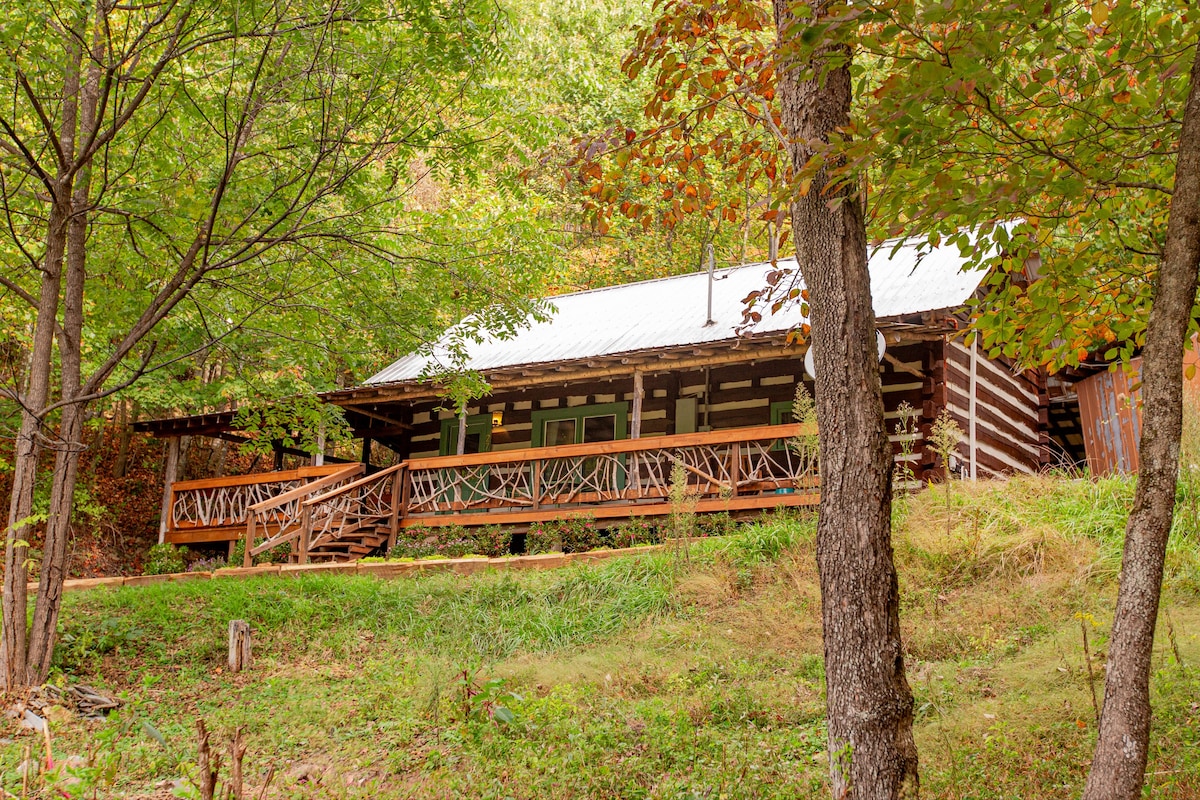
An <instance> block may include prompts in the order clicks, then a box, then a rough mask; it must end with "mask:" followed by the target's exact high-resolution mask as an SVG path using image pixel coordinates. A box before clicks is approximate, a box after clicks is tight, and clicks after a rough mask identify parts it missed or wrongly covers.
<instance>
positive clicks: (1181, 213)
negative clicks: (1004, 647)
mask: <svg viewBox="0 0 1200 800" xmlns="http://www.w3.org/2000/svg"><path fill="white" fill-rule="evenodd" d="M1198 271H1200V46H1197V49H1196V55H1195V57H1194V60H1193V63H1192V76H1191V84H1190V87H1189V90H1188V99H1187V104H1186V106H1185V108H1184V114H1183V128H1182V130H1181V131H1180V135H1179V152H1178V154H1177V156H1176V162H1175V188H1174V193H1173V194H1172V195H1171V206H1170V210H1169V217H1168V220H1167V239H1166V242H1165V246H1164V248H1163V259H1162V264H1161V265H1160V266H1159V269H1158V279H1157V281H1156V284H1155V287H1154V305H1153V306H1152V307H1151V309H1150V320H1149V322H1148V323H1147V327H1146V347H1145V349H1144V350H1143V351H1142V376H1141V378H1142V440H1141V443H1140V444H1139V446H1138V458H1139V461H1140V462H1141V467H1140V473H1139V475H1138V482H1137V490H1136V492H1135V494H1134V498H1133V510H1132V511H1130V513H1129V521H1128V523H1127V524H1126V527H1125V551H1124V553H1123V555H1122V557H1121V587H1120V589H1119V591H1118V593H1117V607H1116V614H1115V616H1114V618H1113V627H1112V636H1111V638H1110V639H1109V645H1108V654H1109V655H1108V664H1107V666H1108V670H1107V675H1106V677H1105V681H1104V708H1103V710H1102V711H1101V714H1100V735H1099V738H1098V740H1097V742H1096V752H1095V754H1094V755H1093V757H1092V767H1091V771H1090V772H1089V773H1088V781H1087V786H1086V788H1085V789H1084V793H1083V796H1084V798H1085V800H1102V799H1103V800H1108V799H1109V798H1112V799H1113V800H1115V799H1116V798H1129V799H1130V800H1133V798H1137V797H1141V795H1142V784H1143V782H1144V781H1145V777H1146V757H1147V751H1148V749H1149V744H1150V660H1151V655H1152V652H1153V647H1154V627H1155V623H1156V622H1157V619H1158V603H1159V595H1160V594H1161V592H1162V578H1163V565H1164V562H1165V559H1166V553H1167V539H1168V537H1169V536H1170V533H1171V522H1172V518H1173V515H1174V511H1175V487H1176V483H1177V480H1178V475H1179V440H1180V436H1181V434H1182V430H1183V352H1184V348H1185V347H1186V345H1187V338H1188V321H1189V320H1190V318H1191V314H1192V308H1193V305H1194V303H1195V299H1196V283H1197V272H1198Z"/></svg>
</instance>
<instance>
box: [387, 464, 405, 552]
mask: <svg viewBox="0 0 1200 800" xmlns="http://www.w3.org/2000/svg"><path fill="white" fill-rule="evenodd" d="M407 506H408V476H407V475H405V474H404V469H398V470H396V474H395V475H393V476H392V516H391V519H389V520H388V540H387V552H389V553H390V552H391V551H392V548H393V547H395V546H396V536H397V535H398V534H399V533H400V515H401V514H403V513H404V512H405V511H406V510H407Z"/></svg>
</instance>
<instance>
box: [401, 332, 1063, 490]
mask: <svg viewBox="0 0 1200 800" xmlns="http://www.w3.org/2000/svg"><path fill="white" fill-rule="evenodd" d="M947 356H949V360H948V361H947ZM985 362H986V359H983V358H981V359H980V364H981V365H984V364H985ZM968 368H969V356H968V354H967V353H966V351H965V350H964V348H962V346H961V345H957V344H953V345H952V344H947V343H945V342H943V341H941V340H936V341H930V342H914V343H909V344H903V345H898V346H894V347H891V348H889V349H888V354H887V358H886V359H885V361H884V362H883V364H882V366H881V377H882V380H883V392H884V395H883V398H884V411H885V414H886V418H887V425H888V431H889V434H890V437H891V439H892V442H893V447H894V448H895V451H896V453H897V457H898V458H900V457H901V453H902V452H903V451H904V447H905V444H904V443H903V442H902V441H901V439H902V438H907V439H908V440H909V442H908V444H909V453H910V455H909V456H908V460H909V463H910V464H911V466H912V474H913V478H914V479H915V480H918V481H929V480H932V479H936V478H938V477H940V473H941V469H940V465H938V464H937V463H936V458H935V456H934V455H933V453H932V452H929V451H927V450H926V449H925V448H924V447H923V443H924V441H925V440H926V439H927V438H928V436H929V430H930V426H931V425H932V424H933V421H934V419H935V418H936V417H937V414H938V413H939V412H940V411H941V409H942V408H943V407H945V405H946V404H947V402H949V403H951V411H952V413H954V414H955V416H956V418H957V419H958V420H959V423H960V425H962V426H963V430H964V431H966V430H967V422H966V418H965V409H966V394H965V391H966V386H967V385H968V372H967V370H968ZM978 375H979V390H980V395H979V398H980V399H979V414H980V418H979V421H978V422H977V427H976V430H977V435H978V437H979V466H980V477H986V476H989V475H994V474H999V473H1004V472H1012V471H1031V470H1035V469H1037V468H1038V465H1039V435H1040V428H1039V422H1038V420H1039V416H1038V415H1039V396H1038V393H1037V386H1036V382H1033V381H1030V380H1028V379H1026V378H1024V377H1013V376H1012V375H1011V374H1010V373H1008V372H1007V371H1006V369H1005V368H1004V367H1002V366H1000V365H996V364H991V363H990V362H987V363H986V365H985V366H980V367H979V372H978ZM798 379H803V380H805V381H806V385H807V387H808V389H809V391H810V392H811V391H812V381H811V380H810V379H808V378H807V377H806V376H805V375H804V368H803V363H802V361H801V360H800V359H798V358H783V359H763V360H760V361H757V362H754V363H752V364H741V365H734V366H726V367H718V368H713V369H711V370H709V373H708V375H707V386H708V392H707V396H706V391H705V387H706V375H705V371H704V370H690V371H686V372H680V373H669V372H668V373H662V374H652V373H647V374H646V375H645V378H644V385H645V398H644V400H643V402H642V436H644V437H650V436H662V435H665V434H673V433H676V430H675V422H676V421H675V403H676V400H678V399H680V398H687V397H691V398H696V400H697V413H696V425H697V428H698V429H703V426H704V425H705V424H706V412H707V424H708V425H709V427H711V428H712V429H714V430H722V429H726V428H738V427H745V426H750V425H766V424H769V423H770V422H771V410H770V409H771V404H772V403H778V402H789V401H791V399H792V397H793V396H794V394H795V386H796V381H797V380H798ZM613 402H627V403H629V404H630V407H632V403H633V385H632V380H631V379H630V378H628V377H616V378H606V379H603V380H599V381H594V382H586V383H571V384H567V385H563V384H559V385H554V386H540V387H536V388H531V389H529V390H526V391H522V392H504V393H498V394H495V395H492V396H489V397H486V398H483V399H482V400H481V401H479V402H478V403H477V404H476V405H473V406H470V407H469V408H468V410H467V412H468V414H471V415H474V414H490V413H493V412H496V411H500V412H501V413H502V414H503V419H504V424H503V426H502V427H500V428H493V429H492V450H494V451H496V450H508V449H515V448H522V447H529V446H530V443H531V433H532V414H533V411H535V410H540V409H549V408H562V407H566V406H583V405H593V404H601V403H613ZM902 403H907V404H908V405H909V406H911V407H912V408H913V409H914V411H915V413H916V415H917V416H916V424H917V430H916V432H915V433H914V434H912V435H910V436H908V437H901V436H900V435H899V434H898V433H897V426H898V425H899V422H900V416H901V414H900V407H901V404H902ZM437 405H438V404H437V403H434V402H426V403H421V404H417V405H415V406H413V407H412V408H411V411H408V412H406V413H405V417H408V418H411V419H412V423H413V428H412V431H411V435H410V436H409V437H407V438H405V439H394V440H392V441H391V442H390V444H391V445H392V446H393V447H394V448H395V449H396V450H397V451H399V453H400V456H401V457H413V458H417V457H425V456H432V455H437V454H438V445H439V437H440V434H441V425H442V420H445V419H451V418H453V416H454V415H453V413H452V412H450V411H438V410H437ZM409 414H411V417H409ZM962 454H963V458H964V459H966V458H967V455H966V454H967V449H966V445H965V444H964V446H963V448H962Z"/></svg>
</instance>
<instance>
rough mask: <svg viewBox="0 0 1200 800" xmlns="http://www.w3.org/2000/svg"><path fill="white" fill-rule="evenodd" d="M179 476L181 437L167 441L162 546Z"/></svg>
mask: <svg viewBox="0 0 1200 800" xmlns="http://www.w3.org/2000/svg"><path fill="white" fill-rule="evenodd" d="M178 474H179V437H178V436H172V437H171V438H170V439H168V440H167V463H166V465H165V466H164V467H163V498H162V515H161V516H160V517H159V520H158V543H159V544H162V543H163V542H165V541H166V540H167V529H168V528H170V527H171V514H172V506H173V505H175V503H174V499H175V498H174V493H173V492H172V489H171V487H172V485H173V484H174V483H175V479H176V478H177V477H178Z"/></svg>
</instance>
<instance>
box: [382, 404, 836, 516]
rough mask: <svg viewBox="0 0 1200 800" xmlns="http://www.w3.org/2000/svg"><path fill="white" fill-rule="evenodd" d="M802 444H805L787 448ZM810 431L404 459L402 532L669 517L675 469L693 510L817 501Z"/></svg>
mask: <svg viewBox="0 0 1200 800" xmlns="http://www.w3.org/2000/svg"><path fill="white" fill-rule="evenodd" d="M797 437H811V440H810V444H811V445H812V446H811V447H808V448H806V447H795V446H793V442H794V441H795V440H796V438H797ZM815 437H816V426H815V425H802V424H789V425H769V426H761V427H753V428H733V429H729V430H721V431H710V432H704V433H689V434H681V435H676V436H656V437H650V438H645V439H629V440H621V441H613V442H597V443H592V444H576V445H563V446H559V447H542V448H533V449H524V450H511V451H507V452H491V453H478V454H472V455H463V456H441V457H437V458H426V459H413V460H410V461H408V462H406V467H407V468H406V470H405V480H404V482H403V491H402V498H401V502H402V507H401V508H400V512H399V518H400V525H401V526H402V527H414V526H421V525H427V526H437V525H451V524H458V525H485V524H521V523H528V522H535V521H539V520H545V519H554V518H558V517H563V516H572V515H582V514H591V515H593V516H595V517H598V518H603V517H608V518H612V517H621V516H631V515H638V516H652V515H656V514H667V513H670V511H671V503H670V500H669V498H670V494H671V484H672V479H671V477H672V470H673V469H674V468H675V466H676V465H679V466H681V467H682V468H683V472H684V474H685V476H686V481H687V484H688V489H687V491H688V493H689V494H690V495H691V497H692V498H693V499H694V501H695V503H696V505H695V508H696V510H697V511H701V512H704V511H721V510H729V511H735V510H744V509H751V508H770V507H773V506H778V505H810V504H814V503H816V502H817V500H818V485H819V481H820V478H819V474H818V469H817V460H816V453H815Z"/></svg>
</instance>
